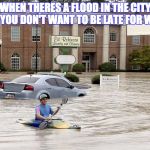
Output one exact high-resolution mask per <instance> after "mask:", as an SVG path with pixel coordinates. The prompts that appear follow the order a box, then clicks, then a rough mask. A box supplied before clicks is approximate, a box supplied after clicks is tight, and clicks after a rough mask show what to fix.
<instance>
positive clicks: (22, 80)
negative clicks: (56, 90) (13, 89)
mask: <svg viewBox="0 0 150 150" xmlns="http://www.w3.org/2000/svg"><path fill="white" fill-rule="evenodd" d="M38 79H39V78H37V77H32V76H31V77H19V78H16V79H14V80H12V82H16V83H35V82H36V81H37V80H38Z"/></svg>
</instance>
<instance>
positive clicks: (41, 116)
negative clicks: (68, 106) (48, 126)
mask: <svg viewBox="0 0 150 150" xmlns="http://www.w3.org/2000/svg"><path fill="white" fill-rule="evenodd" d="M39 99H40V105H38V106H36V108H35V120H39V121H44V120H47V121H48V120H51V119H52V118H51V117H52V116H54V115H56V114H57V112H58V111H59V110H60V107H57V110H56V111H53V110H52V108H51V106H50V105H49V104H47V100H48V96H47V95H46V94H41V95H40V97H39Z"/></svg>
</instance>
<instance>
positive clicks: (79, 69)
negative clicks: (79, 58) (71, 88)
mask: <svg viewBox="0 0 150 150" xmlns="http://www.w3.org/2000/svg"><path fill="white" fill-rule="evenodd" d="M72 71H73V72H84V71H85V67H84V65H83V64H75V65H74V66H73V67H72Z"/></svg>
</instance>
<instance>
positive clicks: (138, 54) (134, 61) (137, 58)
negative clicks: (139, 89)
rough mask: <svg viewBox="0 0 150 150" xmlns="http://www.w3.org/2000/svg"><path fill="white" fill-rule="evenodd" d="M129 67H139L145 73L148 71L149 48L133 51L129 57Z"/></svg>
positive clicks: (149, 66) (149, 67)
mask: <svg viewBox="0 0 150 150" xmlns="http://www.w3.org/2000/svg"><path fill="white" fill-rule="evenodd" d="M129 62H130V64H131V65H139V66H141V68H142V69H143V70H145V71H147V70H149V69H150V47H149V46H145V47H143V48H141V49H138V50H134V51H133V52H132V53H131V54H130V55H129Z"/></svg>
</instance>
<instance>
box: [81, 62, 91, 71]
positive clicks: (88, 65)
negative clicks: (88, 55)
mask: <svg viewBox="0 0 150 150" xmlns="http://www.w3.org/2000/svg"><path fill="white" fill-rule="evenodd" d="M82 64H83V65H84V66H85V72H89V71H90V62H89V61H88V60H83V61H82Z"/></svg>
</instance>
